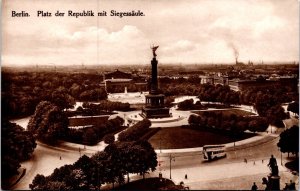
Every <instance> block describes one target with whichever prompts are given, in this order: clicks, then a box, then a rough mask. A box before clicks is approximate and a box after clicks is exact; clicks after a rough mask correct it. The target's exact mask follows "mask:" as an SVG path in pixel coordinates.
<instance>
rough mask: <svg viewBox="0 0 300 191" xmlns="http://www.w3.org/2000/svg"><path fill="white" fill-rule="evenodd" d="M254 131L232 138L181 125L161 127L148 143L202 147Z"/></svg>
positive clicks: (165, 147) (179, 146)
mask: <svg viewBox="0 0 300 191" xmlns="http://www.w3.org/2000/svg"><path fill="white" fill-rule="evenodd" d="M254 135H255V134H254V133H244V134H243V135H242V136H241V137H239V138H237V139H236V140H234V138H233V137H231V136H228V135H223V134H221V133H213V132H209V131H203V130H196V129H190V128H183V127H169V128H162V129H161V130H159V131H158V132H157V133H156V134H155V135H153V136H152V137H151V138H150V139H148V141H149V143H151V145H152V146H153V147H154V148H155V149H160V148H161V149H182V148H194V147H202V146H203V145H209V144H225V143H230V142H234V141H239V140H243V139H246V138H249V137H252V136H254Z"/></svg>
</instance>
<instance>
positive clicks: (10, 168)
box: [1, 120, 36, 177]
mask: <svg viewBox="0 0 300 191" xmlns="http://www.w3.org/2000/svg"><path fill="white" fill-rule="evenodd" d="M1 136H2V139H1V159H2V162H1V172H2V177H10V176H12V175H15V174H17V170H18V168H19V167H20V164H19V163H20V162H21V161H24V160H27V159H29V158H30V156H31V154H32V153H33V151H34V149H35V147H36V142H35V139H34V137H33V136H32V134H31V133H30V132H28V131H24V129H23V128H22V127H21V126H19V125H16V124H15V123H10V122H9V121H7V120H2V121H1Z"/></svg>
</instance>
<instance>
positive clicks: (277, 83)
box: [230, 78, 299, 91]
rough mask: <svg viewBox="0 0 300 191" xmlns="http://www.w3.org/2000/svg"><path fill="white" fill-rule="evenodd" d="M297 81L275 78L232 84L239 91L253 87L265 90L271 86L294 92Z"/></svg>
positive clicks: (295, 79)
mask: <svg viewBox="0 0 300 191" xmlns="http://www.w3.org/2000/svg"><path fill="white" fill-rule="evenodd" d="M298 83H299V82H298V79H297V78H277V79H276V80H269V79H267V80H240V81H234V82H233V83H230V84H232V85H233V84H234V85H235V86H237V89H238V90H240V91H243V90H246V89H249V88H255V87H261V88H267V87H271V86H276V87H283V86H284V87H289V88H291V89H293V90H296V88H298Z"/></svg>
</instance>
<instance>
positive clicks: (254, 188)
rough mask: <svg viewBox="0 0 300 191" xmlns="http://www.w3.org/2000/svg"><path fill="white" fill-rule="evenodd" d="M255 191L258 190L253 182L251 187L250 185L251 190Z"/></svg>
mask: <svg viewBox="0 0 300 191" xmlns="http://www.w3.org/2000/svg"><path fill="white" fill-rule="evenodd" d="M257 189H258V188H257V186H256V184H255V182H253V185H252V187H251V190H257Z"/></svg>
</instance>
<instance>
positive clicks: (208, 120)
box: [188, 111, 269, 134]
mask: <svg viewBox="0 0 300 191" xmlns="http://www.w3.org/2000/svg"><path fill="white" fill-rule="evenodd" d="M188 122H189V124H190V125H192V126H194V127H198V128H200V129H217V130H224V131H228V132H232V133H234V134H241V133H243V132H244V131H246V130H249V131H252V132H257V131H258V132H263V131H266V129H267V128H268V126H269V123H268V121H267V119H266V118H265V117H258V116H247V117H243V116H237V115H235V114H231V115H229V116H227V115H224V114H223V113H222V112H219V111H210V112H204V113H203V114H202V115H190V117H189V119H188Z"/></svg>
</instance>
